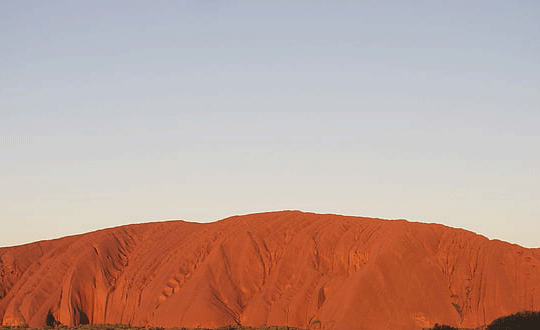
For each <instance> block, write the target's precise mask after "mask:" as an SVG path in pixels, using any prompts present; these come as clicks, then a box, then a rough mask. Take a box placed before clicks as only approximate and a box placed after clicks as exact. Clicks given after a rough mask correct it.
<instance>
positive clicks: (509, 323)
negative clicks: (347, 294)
mask: <svg viewBox="0 0 540 330" xmlns="http://www.w3.org/2000/svg"><path fill="white" fill-rule="evenodd" d="M46 324H47V327H46V328H38V329H43V330H48V329H52V328H56V329H58V330H301V329H299V328H293V327H287V326H262V327H258V328H253V327H245V326H241V325H234V326H232V325H229V326H224V327H219V328H216V329H208V328H168V329H165V328H160V327H134V326H131V325H126V324H85V325H79V326H76V327H66V326H65V325H61V324H60V322H58V321H56V320H55V318H54V316H53V315H52V314H51V313H49V315H47V319H46ZM28 329H30V328H28V327H25V326H20V327H6V326H3V327H1V328H0V330H28ZM480 329H482V330H540V312H520V313H516V314H512V315H508V316H503V317H500V318H498V319H496V320H495V321H493V322H491V324H489V325H487V326H482V327H480V328H477V329H475V330H480ZM426 330H465V329H463V328H455V327H451V326H449V325H444V324H442V325H441V324H435V326H434V327H433V328H429V329H426ZM467 330H472V329H467Z"/></svg>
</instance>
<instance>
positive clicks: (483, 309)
mask: <svg viewBox="0 0 540 330" xmlns="http://www.w3.org/2000/svg"><path fill="white" fill-rule="evenodd" d="M0 271H1V274H2V276H1V279H0V319H1V320H2V324H3V325H20V324H28V325H29V326H32V327H40V326H44V325H45V320H46V318H47V315H48V313H49V312H51V313H52V315H53V316H54V318H55V319H56V320H57V321H60V322H61V323H63V324H65V325H70V326H73V325H77V324H81V323H123V324H128V323H129V324H132V325H148V326H161V327H175V326H176V327H218V326H223V325H229V324H242V325H250V326H260V325H263V324H266V325H289V326H294V327H300V328H311V329H339V330H349V329H351V330H352V329H364V330H381V329H396V330H397V329H400V330H408V329H411V330H412V329H421V328H422V327H428V326H433V324H434V323H436V322H437V323H444V324H449V325H453V326H460V327H476V326H479V325H483V324H487V323H489V322H491V321H492V320H494V319H495V318H497V317H500V316H503V315H507V314H511V313H515V312H518V311H522V310H539V309H540V250H539V249H526V248H523V247H520V246H517V245H512V244H509V243H505V242H501V241H493V240H488V239H487V238H485V237H482V236H479V235H476V234H474V233H472V232H468V231H465V230H461V229H453V228H449V227H445V226H442V225H436V224H422V223H411V222H407V221H403V220H399V221H397V220H392V221H389V220H380V219H370V218H359V217H345V216H337V215H319V214H308V213H302V212H297V211H284V212H273V213H262V214H253V215H247V216H238V217H232V218H228V219H225V220H221V221H218V222H214V223H206V224H200V223H189V222H184V221H170V222H158V223H148V224H140V225H130V226H124V227H118V228H111V229H106V230H101V231H97V232H92V233H88V234H84V235H79V236H71V237H66V238H62V239H58V240H53V241H43V242H37V243H33V244H28V245H24V246H16V247H10V248H1V249H0Z"/></svg>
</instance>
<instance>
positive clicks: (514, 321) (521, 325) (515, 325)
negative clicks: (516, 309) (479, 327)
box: [486, 312, 540, 330]
mask: <svg viewBox="0 0 540 330" xmlns="http://www.w3.org/2000/svg"><path fill="white" fill-rule="evenodd" d="M538 329H540V312H520V313H516V314H512V315H508V316H503V317H500V318H498V319H496V320H495V321H493V322H491V324H490V325H488V326H487V328H486V330H538Z"/></svg>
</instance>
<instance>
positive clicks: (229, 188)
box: [0, 0, 540, 247]
mask: <svg viewBox="0 0 540 330" xmlns="http://www.w3.org/2000/svg"><path fill="white" fill-rule="evenodd" d="M539 17H540V2H538V1H483V0H481V1H437V0H429V1H358V2H354V3H353V2H352V1H350V2H349V1H348V2H345V1H318V2H315V1H297V2H294V3H292V4H291V3H290V2H289V1H268V2H264V3H263V2H262V1H180V2H172V1H115V2H112V1H95V2H81V1H76V2H74V1H2V2H0V246H7V245H13V244H20V243H25V242H30V241H35V240H39V239H48V238H56V237H60V236H64V235H68V234H75V233H81V232H86V231H90V230H94V229H98V228H104V227H111V226H116V225H120V224H127V223H135V222H146V221H158V220H165V219H185V220H192V221H213V220H218V219H221V218H225V217H227V216H230V215H235V214H245V213H252V212H260V211H269V210H282V209H300V210H304V211H311V212H320V213H338V214H348V215H358V216H371V217H380V218H389V219H394V218H405V219H408V220H413V221H422V222H437V223H442V224H446V225H449V226H453V227H461V228H465V229H469V230H473V231H475V232H478V233H481V234H483V235H486V236H488V237H490V238H497V239H502V240H506V241H510V242H514V243H518V244H521V245H524V246H529V247H540V128H539V127H540V92H539V91H540V84H539V82H540V60H539V59H540V20H539Z"/></svg>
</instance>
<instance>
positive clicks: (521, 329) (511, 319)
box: [430, 311, 540, 330]
mask: <svg viewBox="0 0 540 330" xmlns="http://www.w3.org/2000/svg"><path fill="white" fill-rule="evenodd" d="M478 329H485V330H540V312H529V311H527V312H520V313H516V314H512V315H508V316H503V317H500V318H498V319H496V320H495V321H493V322H491V323H490V324H489V325H487V326H484V327H480V328H478ZM430 330H460V329H459V328H454V327H451V326H449V325H439V324H435V326H434V327H433V328H431V329H430Z"/></svg>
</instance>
